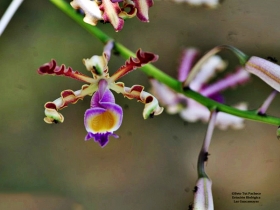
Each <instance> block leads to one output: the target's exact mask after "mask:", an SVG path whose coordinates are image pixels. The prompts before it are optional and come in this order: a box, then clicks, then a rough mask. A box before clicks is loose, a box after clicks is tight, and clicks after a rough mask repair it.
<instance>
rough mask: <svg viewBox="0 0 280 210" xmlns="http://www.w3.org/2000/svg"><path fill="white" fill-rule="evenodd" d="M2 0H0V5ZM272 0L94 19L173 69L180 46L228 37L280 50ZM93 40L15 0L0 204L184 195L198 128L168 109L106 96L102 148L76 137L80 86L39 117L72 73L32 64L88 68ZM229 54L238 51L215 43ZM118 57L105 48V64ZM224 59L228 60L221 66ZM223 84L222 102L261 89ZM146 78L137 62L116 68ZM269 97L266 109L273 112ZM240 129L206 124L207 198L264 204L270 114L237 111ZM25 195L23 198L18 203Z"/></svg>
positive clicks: (272, 184) (86, 204)
mask: <svg viewBox="0 0 280 210" xmlns="http://www.w3.org/2000/svg"><path fill="white" fill-rule="evenodd" d="M9 3H10V1H7V0H1V1H0V15H2V14H3V13H4V11H5V9H6V8H7V7H8V5H9ZM279 7H280V1H277V0H270V1H263V0H226V1H224V2H223V4H222V5H221V6H220V7H219V8H218V9H215V10H209V9H207V8H192V7H190V6H189V5H186V4H175V3H174V2H169V1H155V5H154V6H153V7H152V8H151V9H150V11H149V15H150V23H142V22H140V21H138V19H137V18H133V19H131V20H128V21H126V22H125V26H124V28H123V30H122V31H120V32H118V33H116V32H115V31H114V30H113V28H112V26H111V25H110V24H106V25H103V24H99V25H98V27H100V28H101V29H102V30H104V31H105V32H106V33H108V35H110V36H112V37H114V38H115V40H117V41H119V42H121V43H123V44H124V45H125V46H126V47H128V48H129V49H131V50H133V51H136V50H137V49H138V48H140V47H141V48H142V49H143V50H145V51H151V52H154V53H156V54H158V55H159V56H160V58H159V60H158V62H156V63H155V65H156V66H157V67H159V68H160V69H162V70H163V71H164V72H166V73H168V74H169V75H171V76H173V77H175V76H176V71H177V67H178V61H179V57H180V52H181V50H182V49H183V48H184V47H190V46H194V47H197V48H200V49H201V50H202V51H207V50H209V49H211V48H213V47H214V46H216V45H220V44H229V45H234V46H235V47H237V48H239V49H240V50H242V51H244V52H245V53H247V54H249V55H256V56H260V57H264V58H266V57H267V56H273V57H276V58H279V59H280V41H279V40H280V27H279V20H280V14H279ZM102 48H103V46H102V44H101V43H100V42H99V41H98V40H97V39H95V38H94V37H92V36H91V35H90V34H89V33H88V32H86V31H85V30H83V29H82V28H81V27H80V26H79V25H77V24H76V23H75V22H74V21H72V20H71V19H70V18H69V17H67V16H66V15H65V14H63V13H62V12H61V11H59V10H58V9H57V8H56V7H55V6H54V5H52V4H51V3H50V2H49V1H44V0H37V1H36V2H35V1H31V0H26V1H25V2H23V4H22V5H21V7H20V8H19V10H18V12H17V13H16V14H15V16H14V17H13V19H12V20H11V22H10V24H9V25H8V26H7V28H6V30H5V32H4V33H3V35H2V36H1V38H0V70H1V74H0V75H1V76H0V88H1V101H0V111H1V115H0V116H1V122H0V191H1V194H0V201H1V202H0V208H1V209H32V210H33V209H76V210H80V209H87V210H89V209H101V210H111V209H121V210H130V209H139V210H143V209H161V210H169V209H172V210H174V209H176V210H185V209H187V208H188V205H189V204H190V203H191V202H192V199H193V193H192V189H193V187H194V185H195V182H196V179H197V174H196V161H197V156H198V152H199V150H200V147H201V144H202V140H203V138H204V134H205V131H206V128H207V125H206V124H203V123H200V122H199V123H193V124H191V123H186V122H184V121H183V120H182V119H181V118H180V117H179V116H178V115H168V114H166V113H163V114H162V115H160V116H158V117H155V118H154V119H148V120H144V119H143V118H142V110H143V105H142V104H141V103H137V102H136V101H130V100H128V99H124V98H123V96H122V95H117V94H115V96H116V101H117V103H118V104H119V105H121V106H122V107H123V108H124V119H123V123H122V126H121V128H120V129H119V130H118V131H116V134H118V135H119V136H120V138H119V139H114V138H111V139H110V143H109V144H108V145H107V146H106V147H105V148H103V149H102V148H101V147H100V146H99V145H98V144H97V143H94V142H93V141H88V142H84V136H85V135H86V131H85V128H84V125H83V116H84V112H85V110H86V109H88V108H89V103H90V97H87V98H85V99H84V100H83V101H79V102H78V103H77V104H75V105H70V106H69V107H68V108H66V109H64V110H62V114H63V115H64V117H65V122H64V123H63V124H58V125H48V124H46V123H44V121H43V118H44V107H43V105H44V103H45V102H47V101H51V100H54V99H56V98H58V97H59V95H60V92H61V91H62V90H65V89H73V90H78V89H79V88H80V87H81V85H82V83H80V82H79V81H74V80H71V79H69V78H63V77H52V76H40V75H38V74H37V73H36V70H37V68H38V67H39V66H40V65H42V64H43V63H46V62H49V61H50V59H51V58H55V59H56V60H57V62H58V63H59V64H62V63H65V64H66V65H67V66H71V67H73V68H74V69H75V70H79V71H80V72H82V73H87V72H86V69H85V67H84V65H83V64H82V59H83V58H89V57H91V56H92V55H95V54H96V55H99V54H101V52H102ZM221 55H222V56H223V57H224V58H225V59H227V60H228V62H229V63H230V66H232V67H234V66H235V65H237V60H236V59H235V57H233V56H232V55H231V54H230V53H222V54H221ZM123 63H124V59H122V58H121V57H116V56H112V58H111V61H110V63H109V69H110V72H111V74H112V72H114V71H115V70H116V69H118V67H120V66H121V65H122V64H123ZM229 70H230V69H229ZM252 78H253V79H252V81H251V82H250V83H249V84H248V85H247V86H243V87H240V88H238V89H235V90H228V91H226V92H225V97H226V102H227V104H235V103H237V102H240V101H246V102H248V103H249V108H250V109H257V108H258V107H259V106H260V105H261V104H262V102H263V100H264V99H265V98H266V97H267V96H268V94H269V93H270V92H271V88H270V87H269V86H267V85H266V84H265V83H264V82H262V81H261V80H260V79H258V78H257V77H254V76H252ZM122 81H123V82H125V83H126V85H127V86H132V85H133V84H142V85H145V87H146V89H149V88H150V85H149V82H148V79H147V76H146V75H145V74H143V73H142V72H141V71H135V72H134V73H132V74H129V75H127V76H126V77H124V78H122ZM279 103H280V100H279V97H278V98H276V100H275V101H274V102H273V103H272V105H271V107H270V109H269V110H268V114H272V115H275V116H280V114H279V112H280V111H279ZM245 124H246V127H245V129H243V130H238V131H236V130H226V131H221V130H218V129H216V130H215V131H214V135H213V139H212V144H211V146H210V151H209V153H210V154H211V156H210V157H209V161H208V164H207V167H206V170H207V173H208V175H209V176H210V178H211V179H212V181H213V187H212V189H213V195H214V204H215V209H218V210H219V209H234V210H245V209H246V210H249V209H257V210H267V209H271V210H273V209H279V205H280V194H279V192H280V181H279V176H280V169H279V165H280V142H279V141H278V140H277V138H276V129H277V127H276V126H272V125H268V124H261V123H258V122H253V121H246V122H245ZM243 191H244V192H247V191H251V192H260V193H262V195H261V200H260V203H259V204H234V203H233V200H232V198H231V196H232V195H231V194H232V192H243ZM24 205H25V206H24Z"/></svg>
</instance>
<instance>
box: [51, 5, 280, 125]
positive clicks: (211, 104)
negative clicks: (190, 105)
mask: <svg viewBox="0 0 280 210" xmlns="http://www.w3.org/2000/svg"><path fill="white" fill-rule="evenodd" d="M50 1H51V2H52V3H53V4H55V5H56V6H57V7H58V8H59V9H60V10H62V11H63V12H65V14H67V15H68V16H70V17H71V18H72V19H73V20H75V21H76V22H77V23H78V24H79V25H81V26H82V27H83V28H85V29H86V30H87V31H88V32H89V33H91V34H92V35H94V36H95V37H97V38H98V39H99V40H100V41H101V42H102V43H104V44H105V43H107V42H108V40H113V39H112V38H111V37H109V36H108V35H106V34H105V33H104V32H102V31H101V30H100V29H98V28H97V27H95V26H92V25H89V24H87V23H84V22H83V17H82V16H81V15H80V14H78V13H77V12H75V10H74V9H73V8H72V7H71V6H70V5H69V3H67V2H65V1H63V0H50ZM220 48H221V49H222V48H223V49H224V48H225V49H226V48H230V50H231V51H234V52H235V53H236V54H238V53H239V57H240V62H241V63H244V62H246V59H247V58H248V56H246V55H245V54H244V53H242V52H241V51H239V50H237V49H236V48H232V47H231V46H226V45H223V46H220V47H218V48H217V50H218V51H220V50H221V49H220ZM115 49H116V50H117V51H118V52H119V53H120V55H122V56H123V57H124V58H125V59H128V58H129V57H131V56H135V54H134V53H133V52H131V51H130V50H129V49H127V48H126V47H124V46H123V45H122V44H120V43H117V42H115ZM218 51H217V52H218ZM141 70H142V71H143V72H144V73H145V74H147V75H148V76H150V77H153V78H155V79H156V80H158V81H159V82H161V83H163V84H165V85H166V86H168V87H169V88H171V89H173V90H174V91H176V92H178V93H182V94H184V95H185V96H187V97H189V98H192V99H194V100H195V101H197V102H198V103H200V104H202V105H204V106H205V107H207V108H208V109H210V110H213V109H217V110H219V111H221V112H225V113H228V114H232V115H235V116H238V117H242V118H245V119H250V120H254V121H258V122H263V123H268V124H272V125H277V126H279V125H280V118H277V117H273V116H269V115H266V116H261V115H258V114H257V112H256V111H255V110H252V111H246V110H239V109H236V108H233V107H230V106H227V105H225V104H220V103H218V102H216V101H213V100H211V99H209V98H207V97H204V96H202V95H201V94H199V93H197V92H195V91H192V90H190V89H188V88H187V89H185V90H184V89H183V86H182V83H181V82H180V81H178V80H176V79H174V78H172V77H170V76H168V75H167V74H165V73H164V72H162V71H161V70H159V69H158V68H156V67H155V66H153V65H151V64H147V65H145V66H143V67H141Z"/></svg>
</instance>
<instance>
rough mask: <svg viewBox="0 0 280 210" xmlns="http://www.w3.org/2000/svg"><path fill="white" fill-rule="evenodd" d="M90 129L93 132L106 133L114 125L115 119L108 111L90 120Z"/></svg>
mask: <svg viewBox="0 0 280 210" xmlns="http://www.w3.org/2000/svg"><path fill="white" fill-rule="evenodd" d="M89 123H90V127H91V129H92V130H94V131H95V132H106V131H108V130H111V129H112V128H113V127H114V126H115V124H116V117H115V116H114V114H112V113H111V112H109V111H105V112H103V113H102V114H99V115H97V116H94V117H93V118H91V119H90V122H89Z"/></svg>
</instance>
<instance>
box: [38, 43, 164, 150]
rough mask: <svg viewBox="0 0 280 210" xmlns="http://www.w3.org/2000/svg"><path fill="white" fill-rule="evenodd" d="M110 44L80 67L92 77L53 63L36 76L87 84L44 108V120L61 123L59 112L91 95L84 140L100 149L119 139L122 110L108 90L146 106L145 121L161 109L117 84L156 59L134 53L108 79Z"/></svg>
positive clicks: (140, 91)
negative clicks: (112, 138) (69, 79)
mask: <svg viewBox="0 0 280 210" xmlns="http://www.w3.org/2000/svg"><path fill="white" fill-rule="evenodd" d="M112 48H113V42H112V41H109V42H108V43H107V45H106V46H105V47H104V51H103V54H102V56H97V55H94V56H92V57H91V58H90V59H84V60H83V63H84V65H85V66H86V68H87V70H89V71H90V72H91V73H92V75H93V77H88V76H86V75H84V74H82V73H80V72H78V71H74V70H73V69H72V68H71V67H68V68H66V67H65V65H61V66H57V65H56V62H55V60H52V61H51V62H49V63H46V64H44V65H42V66H41V67H40V68H39V69H38V73H39V74H43V75H44V74H50V75H60V76H66V77H71V78H73V79H76V80H80V81H83V82H86V83H88V84H86V85H83V86H82V88H81V90H77V91H72V90H64V91H62V92H61V97H60V98H58V99H56V100H54V101H53V102H47V103H46V104H45V115H46V117H45V118H44V120H45V122H46V123H50V124H51V123H58V122H63V121H64V117H63V115H62V114H61V113H59V112H58V110H60V109H63V108H65V107H67V106H68V105H69V104H71V103H72V104H75V103H76V102H77V101H78V100H79V99H83V98H84V97H85V96H86V95H90V96H91V95H92V99H91V105H90V108H89V109H88V110H86V112H85V116H84V124H85V128H86V131H87V135H86V137H85V140H89V139H91V138H93V139H94V140H95V141H96V142H98V143H99V144H100V145H101V146H102V147H104V146H105V145H106V144H107V143H108V140H109V136H113V137H118V136H117V135H116V134H114V131H116V130H117V129H118V128H119V127H120V125H121V123H122V119H123V111H122V108H121V107H120V106H119V105H117V104H116V103H115V98H114V95H113V93H112V92H111V90H114V91H115V92H117V93H122V94H123V95H124V96H125V97H127V98H129V99H136V100H137V101H140V102H142V103H144V104H145V108H144V111H143V117H144V119H147V118H148V117H149V116H154V115H159V114H160V113H161V112H162V111H163V108H162V107H160V106H159V105H158V101H157V99H156V98H155V97H154V96H153V95H151V94H150V93H147V92H145V91H144V87H143V86H141V85H134V86H132V87H131V88H129V87H125V85H124V83H122V82H116V80H118V79H119V78H121V77H123V76H124V75H126V74H127V73H129V72H131V71H133V70H135V69H136V68H139V67H141V66H143V65H145V64H147V63H150V62H154V61H156V60H157V59H158V56H157V55H155V54H153V53H149V52H143V51H141V49H140V50H138V51H137V53H136V58H132V57H131V58H130V59H129V60H127V61H126V62H125V65H123V66H121V67H120V68H119V69H118V70H117V71H116V72H115V73H114V74H113V75H112V76H111V77H110V76H109V73H108V66H107V64H108V61H109V59H110V55H111V50H112Z"/></svg>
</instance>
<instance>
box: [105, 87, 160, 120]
mask: <svg viewBox="0 0 280 210" xmlns="http://www.w3.org/2000/svg"><path fill="white" fill-rule="evenodd" d="M110 88H111V89H112V90H114V91H116V92H117V93H121V94H123V95H124V96H125V97H127V98H128V99H136V100H137V101H139V102H141V103H143V104H145V107H144V110H143V118H144V119H147V118H149V117H152V116H154V115H159V114H161V113H162V111H163V108H162V107H160V106H159V104H158V100H157V99H156V97H154V96H153V95H152V94H150V93H148V92H145V91H144V87H143V86H141V85H133V86H132V87H131V88H129V87H125V85H124V83H122V82H117V83H111V84H110Z"/></svg>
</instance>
